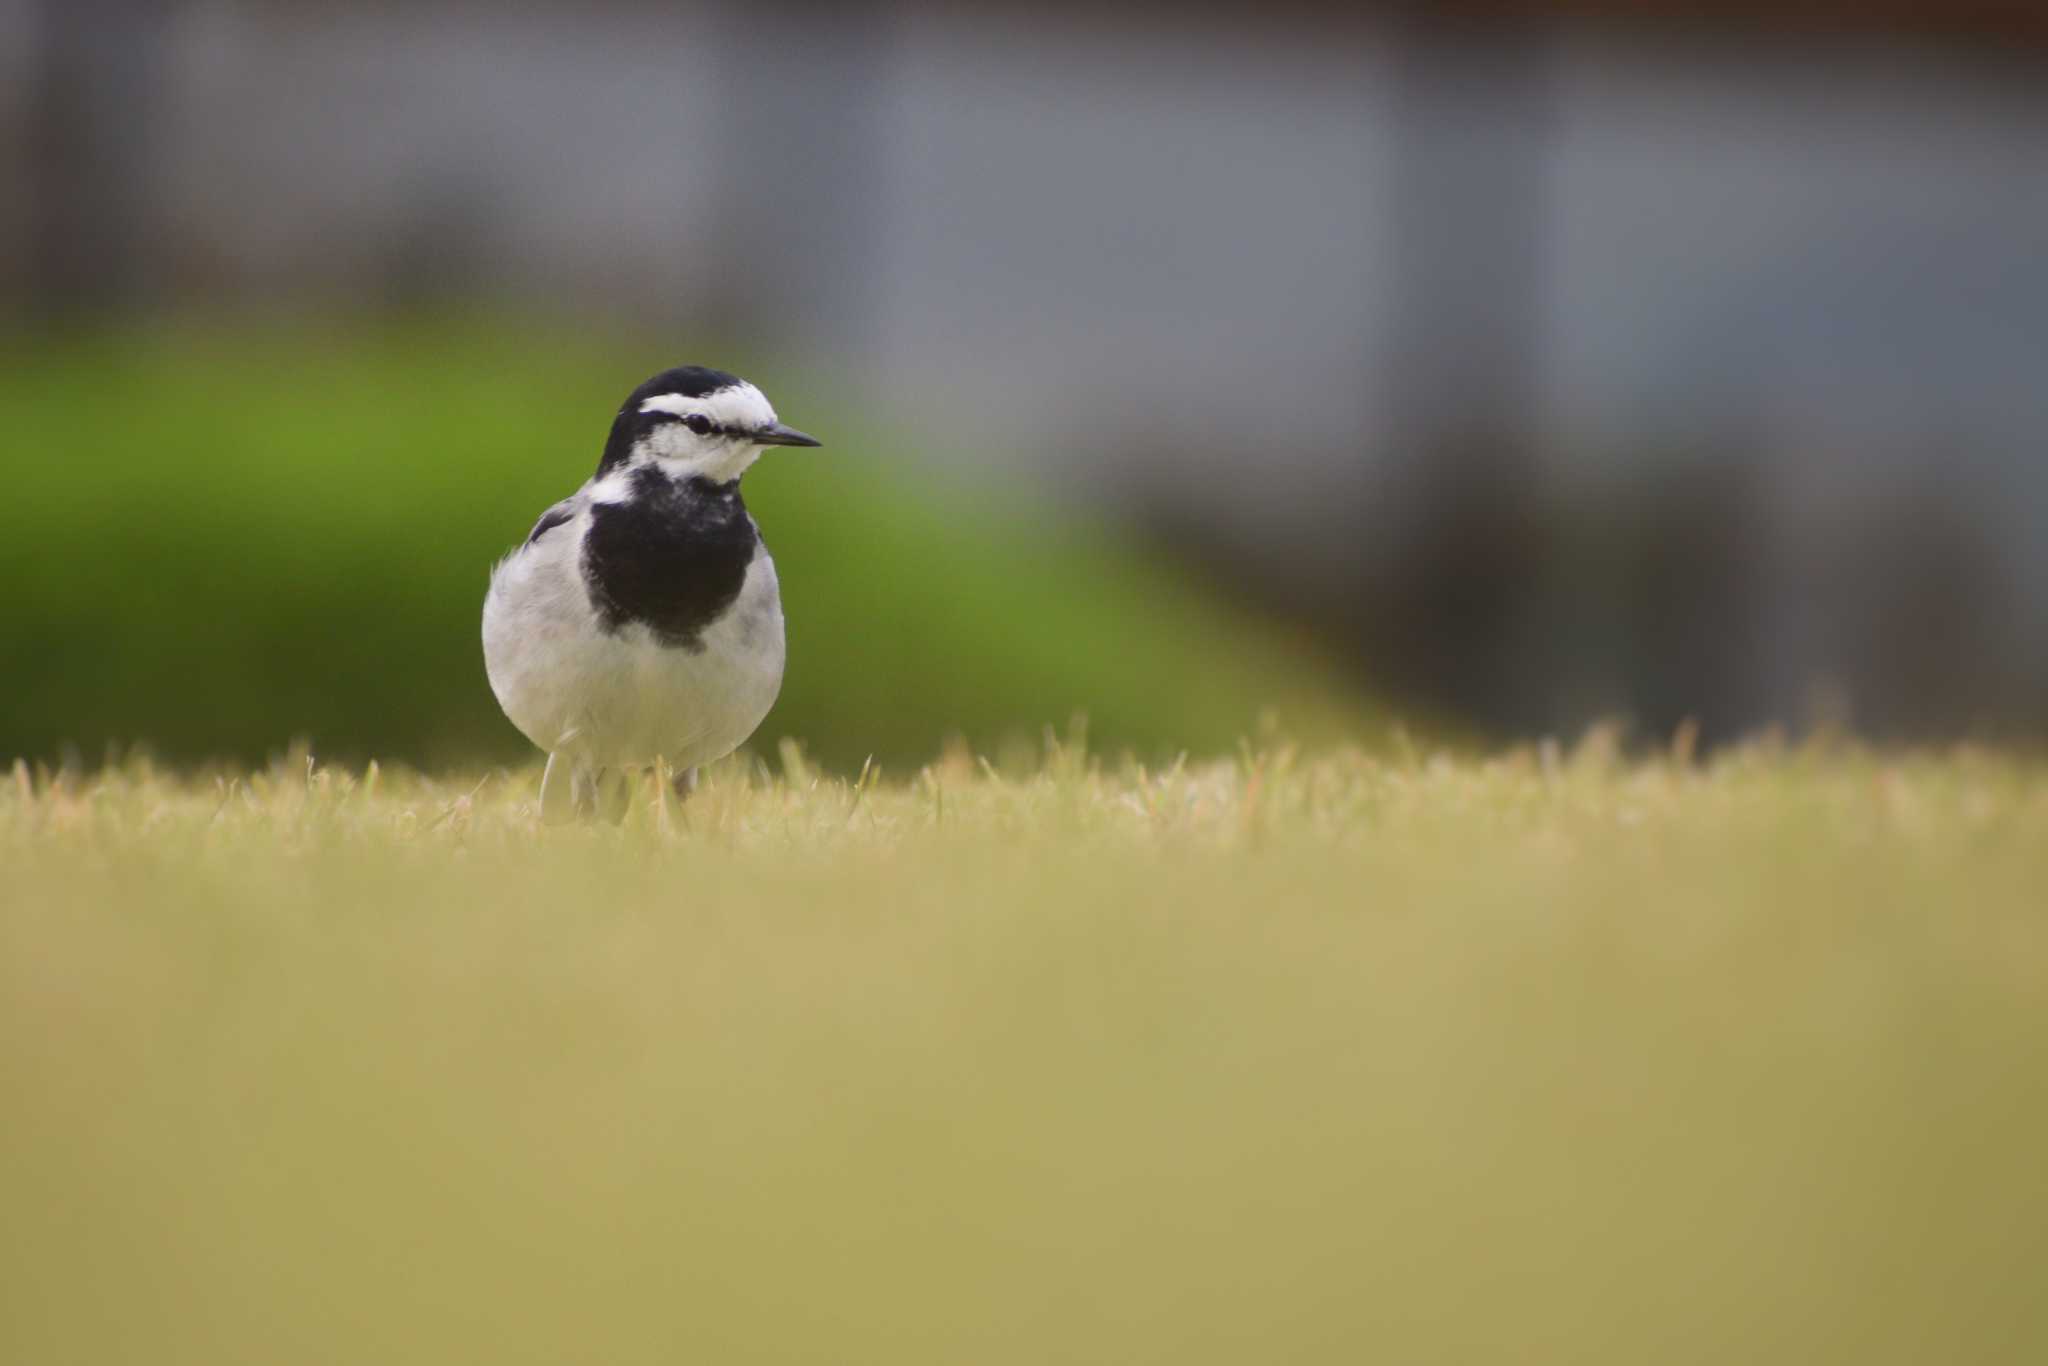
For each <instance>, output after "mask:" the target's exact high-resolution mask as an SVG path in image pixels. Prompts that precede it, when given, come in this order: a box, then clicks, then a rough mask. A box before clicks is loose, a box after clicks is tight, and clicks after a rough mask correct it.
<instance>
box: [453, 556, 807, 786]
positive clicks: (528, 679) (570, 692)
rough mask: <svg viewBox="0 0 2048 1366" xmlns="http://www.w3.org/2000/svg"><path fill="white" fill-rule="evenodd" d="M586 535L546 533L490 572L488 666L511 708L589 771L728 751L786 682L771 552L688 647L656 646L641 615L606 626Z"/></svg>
mask: <svg viewBox="0 0 2048 1366" xmlns="http://www.w3.org/2000/svg"><path fill="white" fill-rule="evenodd" d="M578 520H579V523H580V520H581V519H580V518H579V519H578ZM561 530H562V531H563V532H569V531H571V530H574V531H577V532H580V531H581V527H580V525H575V526H573V527H563V528H561ZM580 539H581V538H580V535H560V536H557V535H556V534H554V533H550V534H549V535H548V536H547V537H546V538H545V539H543V540H542V541H541V542H540V543H538V544H536V545H532V546H528V547H526V548H525V549H523V550H521V551H519V552H517V553H515V554H514V555H512V556H511V557H510V558H508V559H507V560H505V561H504V563H502V564H500V565H499V566H498V568H497V569H496V570H495V571H494V572H493V573H492V575H491V589H490V593H489V594H488V595H487V596H486V597H485V599H484V623H483V638H484V668H485V670H486V672H487V673H488V674H489V675H490V680H491V691H493V692H494V693H496V694H497V696H498V703H499V705H500V706H502V707H503V708H504V709H505V715H507V716H508V717H510V718H511V719H512V724H514V725H515V726H517V727H519V729H520V731H521V732H523V733H524V734H525V736H526V738H527V739H529V740H531V741H533V743H534V744H536V745H538V746H539V747H540V748H542V749H544V750H546V751H548V752H549V753H551V754H553V753H561V754H565V755H566V756H568V757H569V758H571V759H573V760H576V761H578V762H580V763H583V764H587V765H590V766H592V767H598V768H619V767H628V768H631V767H642V766H645V765H648V764H651V763H653V762H654V760H655V759H656V758H663V759H666V760H668V762H669V763H670V764H671V765H673V766H674V767H676V768H678V769H683V768H692V767H695V766H696V765H698V764H705V763H709V762H710V761H712V760H713V759H718V758H722V757H724V756H725V755H727V754H730V753H732V751H733V750H735V749H737V748H738V747H739V745H740V744H741V742H743V741H744V740H745V739H746V738H747V737H748V736H749V735H752V734H753V733H754V728H755V727H757V726H759V725H760V724H761V720H762V718H763V717H765V716H767V714H768V709H769V708H770V707H771V706H773V705H774V704H775V696H776V694H777V693H778V692H779V691H781V688H782V664H783V636H782V595H781V591H780V588H779V587H778V585H777V583H776V579H775V561H774V560H772V559H770V558H769V556H768V552H767V550H766V548H765V547H764V548H761V549H758V550H756V551H755V554H754V559H753V561H752V563H750V564H749V565H748V566H747V575H746V578H745V580H744V581H743V582H742V583H741V586H740V592H739V596H738V597H737V598H735V599H734V600H733V604H732V606H731V607H730V608H728V609H727V611H726V613H725V615H724V616H722V617H720V618H719V619H718V620H717V621H715V622H713V623H712V624H711V625H709V626H708V627H706V628H705V629H704V631H703V632H702V634H701V636H700V638H699V639H700V643H701V644H702V645H703V649H702V650H701V651H692V650H688V649H684V648H680V647H675V646H666V645H661V644H659V643H657V642H656V641H655V639H654V638H653V635H652V634H651V633H650V632H649V631H648V629H647V628H646V627H645V626H643V625H641V624H639V623H637V622H632V623H628V624H627V625H626V626H625V627H624V628H623V629H622V630H620V631H619V632H618V633H617V634H611V633H607V632H605V631H603V630H601V629H600V628H599V626H598V622H597V617H596V615H595V613H593V612H592V610H591V607H590V601H589V598H588V596H587V594H586V591H585V588H584V584H583V577H582V573H581V570H580V568H579V566H578V564H577V561H576V556H575V549H576V546H577V545H578V543H579V541H580ZM551 542H552V543H553V544H551Z"/></svg>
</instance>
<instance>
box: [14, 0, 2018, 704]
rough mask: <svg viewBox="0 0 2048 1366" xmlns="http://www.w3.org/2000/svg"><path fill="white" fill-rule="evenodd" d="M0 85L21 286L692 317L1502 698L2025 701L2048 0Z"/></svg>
mask: <svg viewBox="0 0 2048 1366" xmlns="http://www.w3.org/2000/svg"><path fill="white" fill-rule="evenodd" d="M0 100H4V105H0V133H4V136H0V270H4V276H0V302H4V307H5V308H6V310H7V311H8V313H9V314H10V315H12V316H14V317H15V318H17V319H20V320H28V321H30V322H32V323H40V324H41V325H53V324H61V323H63V322H66V321H70V320H77V319H81V318H88V319H90V318H102V317H106V316H122V315H129V314H157V313H171V314H177V313H180V312H183V311H219V310H222V309H227V310H241V311H247V312H252V313H270V312H275V311H285V312H289V311H294V310H314V311H317V310H323V309H359V308H361V307H363V306H364V305H365V302H366V301H367V302H368V303H369V305H370V306H372V307H375V308H383V307H389V308H392V309H411V308H419V307H423V306H424V307H439V306H444V305H457V306H459V305H462V304H465V303H469V302H473V301H488V302H490V303H492V304H494V305H510V306H513V307H520V308H524V307H531V308H534V309H537V310H543V311H546V312H548V313H550V314H551V315H560V316H565V317H575V318H580V319H585V320H587V323H588V326H589V327H591V328H592V329H603V328H605V327H608V326H614V325H618V326H625V325H631V326H635V327H649V328H656V329H659V328H661V327H664V326H670V325H680V324H682V323H685V322H687V324H688V325H689V326H690V327H691V328H692V329H694V330H696V331H699V332H701V331H703V330H705V329H706V328H709V329H712V330H714V331H715V332H717V333H718V334H720V335H730V336H733V337H735V338H739V339H744V340H745V341H746V342H747V343H748V344H749V345H752V346H757V347H772V348H774V350H775V351H776V353H777V354H786V355H789V356H791V357H794V358H797V359H798V360H799V361H800V362H802V363H804V364H806V365H808V366H810V367H812V368H813V369H816V370H818V371H820V372H822V373H826V374H829V375H831V376H833V377H834V378H835V379H837V380H839V381H841V382H843V383H844V384H845V385H846V386H848V392H857V393H864V394H865V395H866V396H867V398H868V401H870V402H871V403H872V405H873V407H874V409H875V413H874V414H873V416H874V418H875V420H876V421H877V422H878V423H880V424H882V425H884V426H885V427H887V428H888V429H890V430H898V431H902V432H903V433H905V435H906V441H905V446H906V452H908V451H916V452H918V454H917V455H914V456H913V455H911V454H908V453H906V454H905V455H904V456H903V457H902V458H903V459H905V460H913V459H915V460H927V461H937V462H942V463H944V464H945V465H946V466H947V468H948V469H949V470H956V469H958V468H960V467H961V466H962V465H963V464H968V463H970V462H971V465H972V473H973V476H974V477H977V478H985V479H986V480H988V481H990V482H992V483H994V484H996V485H998V486H1006V485H1007V486H1014V485H1017V484H1024V485H1027V486H1030V487H1032V488H1034V489H1036V490H1038V491H1041V492H1044V493H1048V494H1050V495H1051V496H1054V497H1056V498H1060V499H1067V500H1072V501H1074V502H1075V503H1078V504H1082V505H1085V506H1087V507H1090V508H1091V509H1100V510H1102V511H1103V512H1104V513H1105V514H1106V515H1108V516H1109V517H1111V518H1113V519H1114V521H1115V523H1116V524H1117V525H1119V526H1122V527H1124V528H1127V529H1128V530H1129V531H1130V532H1131V534H1133V535H1135V536H1143V537H1147V538H1150V540H1151V541H1152V542H1154V543H1156V544H1158V545H1161V546H1164V547H1166V548H1168V549H1169V550H1170V551H1171V552H1172V554H1173V555H1175V556H1176V557H1177V558H1179V559H1181V560H1182V561H1183V562H1184V563H1186V564H1188V565H1191V566H1194V567H1195V568H1196V569H1197V570H1198V571H1199V572H1200V573H1201V574H1202V575H1203V576H1204V577H1205V578H1206V579H1208V580H1209V581H1210V582H1211V583H1213V584H1214V585H1215V586H1217V587H1218V588H1219V589H1220V590H1222V591H1224V592H1226V593H1228V594H1230V595H1232V596H1234V597H1236V598H1237V599H1239V600H1240V601H1242V602H1244V603H1247V604H1251V605H1253V606H1255V607H1257V608H1258V609H1259V610H1260V611H1262V612H1266V613H1271V614H1273V615H1276V616H1280V617H1283V618H1286V619H1288V620H1290V621H1294V622H1298V623H1299V624H1300V625H1301V626H1302V627H1303V628H1305V629H1307V630H1310V631H1313V632H1315V633H1317V634H1319V635H1320V636H1322V637H1323V638H1324V639H1325V640H1327V641H1328V642H1330V643H1331V644H1332V646H1333V647H1334V648H1336V649H1337V650H1339V651H1340V652H1341V653H1342V654H1343V655H1344V657H1346V658H1347V659H1350V660H1352V661H1354V662H1355V664H1356V666H1357V668H1358V670H1359V677H1360V678H1361V679H1363V680H1364V681H1365V682H1366V683H1367V684H1369V685H1371V686H1373V687H1375V688H1377V689H1379V690H1381V691H1383V692H1384V693H1386V694H1387V695H1390V696H1393V697H1396V698H1405V699H1415V700H1419V701H1422V702H1426V703H1430V704H1436V705H1440V706H1443V707H1445V708H1447V709H1449V710H1451V711H1453V712H1455V713H1457V714H1461V715H1464V716H1466V717H1469V718H1471V719H1473V720H1475V721H1476V722H1478V723H1480V724H1481V725H1483V726H1486V727H1488V728H1491V729H1494V730H1497V731H1500V732H1505V733H1529V732H1540V731H1556V730H1564V731H1569V730H1571V729H1573V728H1575V727H1577V726H1579V725H1582V724H1584V723H1585V722H1586V721H1588V720H1589V719H1591V718H1594V717H1598V716H1603V715H1613V714H1618V715H1623V716H1627V717H1629V718H1632V719H1633V720H1634V721H1636V722H1637V723H1638V724H1639V725H1641V726H1642V727H1644V728H1646V729H1648V730H1651V731H1653V732H1661V731H1665V730H1668V729H1669V728H1670V727H1672V726H1674V725H1676V724H1677V723H1678V722H1679V721H1680V720H1681V719H1682V718H1684V717H1687V716H1693V717H1697V718H1698V719H1700V720H1701V721H1702V722H1703V723H1704V725H1705V727H1706V728H1707V731H1708V733H1709V735H1710V736H1725V735H1730V734H1734V733H1737V732H1740V731H1743V730H1746V729H1749V728H1753V727H1755V726H1758V725H1761V724H1765V723H1769V722H1773V721H1790V722H1793V723H1795V724H1796V723H1798V722H1799V721H1801V720H1802V719H1806V718H1810V717H1812V716H1814V715H1815V714H1816V713H1817V712H1818V713H1820V714H1824V715H1827V716H1829V717H1835V716H1837V715H1838V714H1839V713H1841V712H1843V711H1844V710H1846V713H1847V715H1848V716H1849V718H1850V719H1852V720H1853V722H1854V723H1855V724H1857V725H1859V726H1862V727H1865V728H1867V729H1869V730H1872V731H1874V732H1878V733H1881V734H1887V735H1898V736H1935V735H1954V734H1968V733H2000V734H2004V733H2039V732H2041V731H2043V730H2048V458H2044V455H2048V452H2044V445H2048V250H2044V248H2048V19H2044V18H2043V17H2042V16H2041V12H2040V11H2039V10H2037V9H2034V8H2032V7H2020V6H1995V5H1979V6H1974V7H1973V6H1969V5H1965V6H1960V7H1959V6H1953V5H1937V4H1926V5H1911V4H1903V3H1900V4H1891V5H1877V6H1865V7H1852V6H1847V5H1841V6H1832V5H1819V6H1807V7H1803V8H1801V9H1800V10H1799V18H1798V19H1797V21H1796V22H1794V21H1793V20H1789V19H1787V18H1785V17H1783V16H1781V15H1779V14H1778V13H1777V12H1775V11H1774V10H1773V9H1772V8H1771V7H1767V6H1763V5H1751V4H1743V5H1713V4H1706V3H1697V4H1688V5H1682V6H1665V7H1662V8H1661V9H1660V8H1659V7H1656V6H1634V7H1630V6H1621V5H1587V4H1579V5H1564V6H1544V5H1534V4H1525V5H1506V4H1499V5H1482V6H1468V7H1463V8H1461V9H1460V10H1459V11H1457V17H1455V18H1451V17H1446V16H1445V15H1444V14H1443V13H1441V12H1439V11H1437V10H1434V9H1431V8H1428V7H1421V6H1407V7H1380V8H1370V7H1368V8H1363V9H1361V8H1360V7H1355V6H1336V5H1313V4H1281V5H1277V6H1262V7H1243V8H1240V7H1226V6H1205V5H1188V6H1179V7H1174V8H1173V9H1172V10H1171V11H1170V12H1163V13H1162V14H1160V15H1157V16H1151V17H1139V16H1137V15H1135V14H1123V13H1116V12H1112V10H1111V9H1109V8H1107V7H1102V6H1066V5H1050V6H1047V5H1020V4H976V5H965V6H954V5H937V4H916V3H908V4H882V3H866V4H862V3H856V4H841V5H773V4H750V5H739V4H732V5H724V4H654V3H635V2H633V0H583V2H582V3H577V4H573V5H571V4H561V5H538V4H535V5H499V4H488V5H487V4H482V3H461V2H460V0H409V3H396V2H395V0H393V2H392V3H382V4H363V5H352V6H347V7H339V6H330V5H320V4H312V3H264V4H257V3H237V2H235V0H41V2H37V0H0ZM857 386H865V388H858V387H857ZM960 433H972V439H971V440H960V439H958V434H960Z"/></svg>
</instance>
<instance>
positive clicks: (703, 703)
mask: <svg viewBox="0 0 2048 1366" xmlns="http://www.w3.org/2000/svg"><path fill="white" fill-rule="evenodd" d="M817 444H819V443H818V442H816V441H814V440H812V439H811V438H810V437H808V436H805V435H804V434H803V433H802V432H800V431H797V430H796V429H794V428H792V427H785V426H783V425H782V423H780V422H778V421H777V420H776V418H775V410H774V409H773V408H771V407H770V406H769V405H768V400H767V398H766V397H764V396H763V395H762V393H761V391H760V390H759V389H756V388H755V387H754V386H753V385H751V384H749V383H747V382H746V381H745V380H743V379H740V378H739V377H738V376H736V375H729V374H726V373H725V372H724V371H723V370H707V369H704V368H703V367H701V366H694V365H689V366H683V367H681V368H679V369H675V370H664V371H662V372H661V373H660V374H658V375H656V376H655V377H654V378H653V379H650V380H648V381H647V382H646V383H645V384H643V385H641V386H640V387H639V388H637V389H635V390H634V391H633V392H632V393H631V394H630V395H628V396H627V398H626V402H625V406H624V407H622V408H620V409H619V415H618V417H617V418H615V419H614V420H613V422H612V432H611V437H610V439H609V440H607V441H606V442H605V446H604V457H603V459H601V460H599V461H598V465H597V473H596V474H594V475H592V476H591V478H590V481H589V482H588V483H586V484H584V486H583V487H582V488H580V489H578V490H577V491H576V493H575V496H573V497H570V498H566V499H564V500H563V501H561V502H559V503H557V504H555V505H554V506H553V507H551V508H549V509H548V510H547V511H546V512H544V513H542V514H541V516H540V520H539V521H538V522H535V523H534V525H533V531H532V532H531V533H530V534H529V535H528V536H527V538H526V544H524V545H522V546H520V547H519V548H518V549H517V550H515V551H513V552H512V553H511V554H510V555H507V556H506V557H505V558H504V559H503V560H501V561H499V562H498V565H497V567H496V568H494V569H493V570H492V571H491V587H490V592H489V593H488V594H486V595H485V597H484V667H485V669H486V671H487V672H488V673H489V674H490V679H491V691H493V692H494V693H496V694H497V695H498V704H499V705H500V706H502V707H503V708H504V709H505V715H506V716H508V717H510V718H511V720H512V724H513V725H515V726H517V727H519V729H520V730H521V731H523V732H524V733H525V735H526V738H527V739H529V740H531V741H533V743H535V744H536V745H539V746H540V747H541V748H542V749H544V750H546V751H547V754H548V766H547V772H546V774H545V775H544V776H543V777H542V778H541V785H540V809H541V818H542V819H543V820H546V821H548V822H551V823H553V822H560V821H564V820H567V819H569V818H570V816H571V815H572V814H586V815H587V814H590V813H592V812H596V813H600V814H602V815H604V816H605V817H606V818H607V819H610V820H614V821H616V820H618V819H620V818H621V817H622V816H623V815H624V814H625V809H626V804H627V800H628V797H629V793H630V790H629V787H628V781H629V777H630V775H631V773H632V772H633V771H634V770H636V769H640V768H645V767H647V766H649V765H651V764H653V763H654V762H655V760H657V759H665V760H667V761H668V763H669V765H670V767H671V768H672V769H673V770H674V771H675V774H676V781H677V787H678V789H679V790H680V791H682V792H688V791H689V789H690V788H691V787H693V786H694V785H695V783H696V770H697V766H698V765H699V764H705V763H709V762H710V761H712V760H713V759H717V758H720V757H722V756H724V755H727V754H730V753H731V752H732V751H733V750H734V749H736V748H737V747H738V746H739V744H740V742H742V741H743V740H745V739H746V738H747V737H748V736H749V735H751V734H753V733H754V727H756V726H758V725H760V724H761V718H762V717H764V716H766V715H767V714H768V708H769V707H770V706H771V705H773V704H774V702H775V695H776V693H777V692H778V691H780V690H781V687H782V660H783V643H782V594H781V591H780V589H779V588H778V586H777V584H776V580H775V561H774V560H772V559H770V558H769V557H768V548H767V547H766V546H764V545H763V544H762V543H761V535H760V531H759V529H758V528H756V527H755V525H754V519H753V518H752V517H750V516H748V515H747V508H746V504H744V503H742V502H741V501H740V475H741V474H743V473H745V472H746V469H747V467H748V466H749V465H751V464H753V463H754V461H755V460H757V459H759V458H760V455H761V451H762V448H764V447H767V446H815V445H817Z"/></svg>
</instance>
